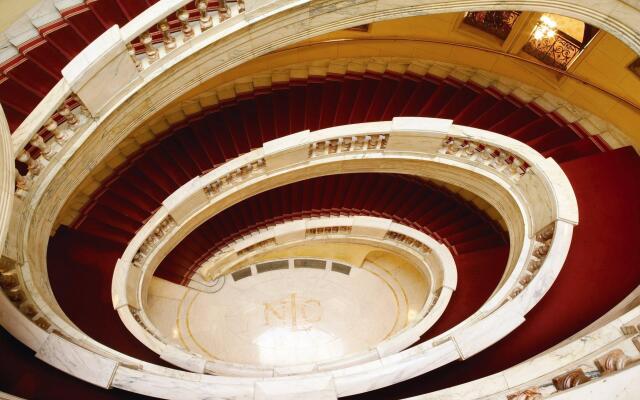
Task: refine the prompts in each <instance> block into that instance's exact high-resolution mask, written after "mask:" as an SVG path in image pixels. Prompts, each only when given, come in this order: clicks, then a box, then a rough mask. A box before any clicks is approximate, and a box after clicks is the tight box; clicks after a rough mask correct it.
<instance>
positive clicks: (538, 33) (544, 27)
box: [533, 15, 558, 40]
mask: <svg viewBox="0 0 640 400" xmlns="http://www.w3.org/2000/svg"><path fill="white" fill-rule="evenodd" d="M557 25H558V24H557V23H556V21H554V20H552V19H551V18H549V17H547V16H546V15H543V16H542V17H540V21H538V24H537V25H536V28H535V29H534V30H533V38H534V39H535V40H542V39H551V38H552V37H554V36H555V35H556V31H557V30H558V28H557Z"/></svg>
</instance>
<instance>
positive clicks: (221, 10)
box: [218, 0, 230, 22]
mask: <svg viewBox="0 0 640 400" xmlns="http://www.w3.org/2000/svg"><path fill="white" fill-rule="evenodd" d="M218 14H219V15H220V22H222V21H224V20H226V19H229V17H230V15H229V6H228V5H227V0H220V1H219V3H218Z"/></svg>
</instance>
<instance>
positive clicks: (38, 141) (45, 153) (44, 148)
mask: <svg viewBox="0 0 640 400" xmlns="http://www.w3.org/2000/svg"><path fill="white" fill-rule="evenodd" d="M29 143H31V145H32V146H34V147H37V148H38V149H39V150H40V155H41V156H42V157H44V159H45V160H50V159H51V157H53V153H51V146H49V144H47V143H46V142H45V141H44V139H43V138H42V136H40V135H38V134H35V135H33V137H32V138H31V140H30V141H29Z"/></svg>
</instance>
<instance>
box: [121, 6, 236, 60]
mask: <svg viewBox="0 0 640 400" xmlns="http://www.w3.org/2000/svg"><path fill="white" fill-rule="evenodd" d="M187 3H189V1H178V2H173V4H171V5H170V6H169V7H167V8H165V11H169V13H168V14H165V16H164V18H162V19H159V20H156V21H155V22H154V23H153V24H152V25H150V26H148V27H147V28H146V29H144V28H143V30H142V31H141V32H139V33H138V36H137V37H135V38H134V39H132V40H131V41H129V42H127V44H126V49H127V53H128V54H129V56H130V57H131V59H132V61H133V62H134V64H135V66H136V68H137V69H138V70H139V71H142V70H144V69H146V68H148V67H149V66H150V65H151V64H153V63H154V62H156V61H158V60H159V59H161V58H163V57H166V56H167V55H168V54H169V53H170V52H172V51H179V49H180V48H181V47H182V46H184V45H186V44H187V43H188V42H189V41H190V40H192V39H193V38H194V37H197V36H200V35H201V34H203V33H204V32H205V31H207V30H209V29H210V28H212V27H214V26H217V25H219V24H221V23H222V22H224V21H226V20H227V19H229V18H231V17H232V16H234V15H237V14H240V13H243V12H244V11H245V3H244V0H236V1H235V2H233V3H232V2H230V1H227V0H221V1H219V2H218V6H217V7H210V6H209V2H208V1H207V0H196V1H195V6H196V10H195V11H196V12H197V14H195V15H194V14H193V13H192V12H190V10H189V9H187V8H186V4H187ZM147 13H148V14H154V12H145V13H143V14H142V15H145V14H147ZM156 15H157V14H156ZM171 15H175V17H176V19H177V21H176V22H177V26H176V25H173V26H172V23H171V22H170V20H169V17H170V16H171ZM145 17H146V15H145ZM154 19H155V18H154ZM137 31H140V27H136V30H135V32H137Z"/></svg>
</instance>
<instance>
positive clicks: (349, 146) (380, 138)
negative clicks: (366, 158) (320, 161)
mask: <svg viewBox="0 0 640 400" xmlns="http://www.w3.org/2000/svg"><path fill="white" fill-rule="evenodd" d="M386 148H387V136H386V135H384V134H379V135H376V134H373V135H356V136H346V137H340V138H336V139H331V140H325V141H319V142H314V143H312V144H310V145H309V157H319V156H323V155H329V154H336V153H345V152H350V151H365V150H384V149H386Z"/></svg>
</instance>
